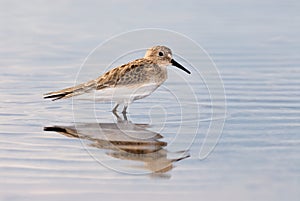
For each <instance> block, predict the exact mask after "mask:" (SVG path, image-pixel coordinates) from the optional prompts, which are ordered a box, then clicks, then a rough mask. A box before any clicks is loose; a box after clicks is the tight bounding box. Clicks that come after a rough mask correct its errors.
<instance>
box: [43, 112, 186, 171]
mask: <svg viewBox="0 0 300 201" xmlns="http://www.w3.org/2000/svg"><path fill="white" fill-rule="evenodd" d="M114 115H115V116H116V118H117V123H76V124H75V125H72V126H47V127H44V131H54V132H57V133H59V134H62V135H64V136H66V137H70V138H78V139H80V140H83V143H86V144H87V145H88V146H90V147H95V148H98V149H102V150H107V152H106V154H107V155H109V156H111V157H114V158H117V159H120V160H128V161H136V162H141V163H142V164H143V165H142V166H135V165H131V166H129V167H130V168H133V169H134V168H137V169H138V170H139V169H141V168H143V169H145V170H148V171H147V172H145V173H155V174H158V173H166V172H168V171H170V170H171V169H173V167H174V165H173V163H174V162H177V161H180V160H182V159H185V158H188V157H189V156H190V155H189V153H188V150H180V151H177V152H172V153H171V152H169V151H168V150H167V149H166V146H167V142H164V141H162V140H163V135H161V134H159V133H157V132H153V131H151V130H149V128H150V127H151V125H149V124H141V123H139V124H134V123H132V122H131V121H130V120H128V118H127V116H126V114H123V119H122V118H121V117H120V116H118V115H117V114H114ZM89 153H91V152H89ZM170 155H171V156H170ZM92 157H95V158H96V160H97V159H98V156H92ZM98 161H99V163H100V164H101V159H98ZM108 168H111V169H113V170H115V171H119V170H118V169H114V168H115V167H108ZM133 173H134V172H133Z"/></svg>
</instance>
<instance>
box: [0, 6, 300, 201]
mask: <svg viewBox="0 0 300 201" xmlns="http://www.w3.org/2000/svg"><path fill="white" fill-rule="evenodd" d="M2 4H3V5H2V6H1V9H2V10H3V12H1V15H2V16H3V19H4V18H5V19H7V21H1V30H3V31H1V35H0V38H1V39H2V40H1V46H0V48H1V49H0V51H1V55H2V56H1V63H0V66H1V74H0V78H1V79H0V83H1V84H0V94H1V100H0V103H1V104H0V108H1V110H0V119H1V125H0V135H1V138H0V161H1V162H0V200H41V199H43V200H71V199H72V200H83V199H95V198H96V199H97V198H98V199H99V198H101V199H107V198H114V199H120V200H121V199H124V198H126V199H131V200H137V199H143V200H145V199H146V200H147V199H150V198H151V199H155V200H166V199H172V200H182V199H188V200H199V199H201V198H202V199H204V200H220V199H222V200H254V199H255V200H299V198H300V193H299V187H300V169H299V167H300V155H299V153H300V137H299V129H300V105H299V102H300V79H299V77H300V68H299V64H300V61H299V55H298V53H299V51H300V46H299V42H300V41H299V37H298V36H299V31H300V30H299V28H297V27H296V25H297V24H299V15H298V14H297V13H298V10H299V9H298V10H297V8H299V3H297V2H293V1H286V3H281V4H279V3H278V4H274V3H272V2H264V3H262V2H260V1H257V2H256V1H249V2H248V3H246V2H245V3H240V2H239V1H237V2H235V1H230V3H229V5H228V2H222V1H221V2H218V3H216V2H212V3H207V2H206V3H203V4H201V5H200V4H197V3H196V2H193V3H190V4H185V5H181V6H179V7H180V9H179V7H178V8H175V7H174V9H173V12H167V13H166V11H165V10H164V9H162V10H160V9H159V10H158V11H156V12H157V14H161V15H162V14H164V16H166V15H168V17H170V19H172V20H168V19H169V18H168V19H164V18H163V19H162V18H159V19H156V18H152V17H151V16H152V13H148V12H146V11H145V13H143V17H142V18H141V19H137V18H136V17H126V18H121V19H120V17H116V16H113V17H112V18H109V19H110V20H111V21H110V23H109V22H107V20H104V19H108V17H109V16H111V12H109V11H108V10H105V11H103V12H98V9H100V8H101V7H105V8H107V9H112V10H114V9H117V10H118V11H119V12H120V13H121V15H124V16H130V15H129V13H130V12H129V11H130V10H131V11H132V9H130V8H128V9H129V11H124V9H119V8H118V6H116V5H115V4H114V3H111V4H110V3H106V4H101V3H96V2H94V3H91V4H83V3H73V4H71V3H69V2H63V3H60V5H59V6H57V5H56V6H55V5H51V4H50V5H48V4H46V5H44V4H39V3H35V4H33V5H32V6H29V5H27V4H26V5H22V4H20V2H18V3H13V2H12V3H2ZM196 5H197V6H196ZM121 6H123V7H124V6H126V5H123V4H122V5H121ZM139 6H141V7H145V8H148V7H149V6H150V7H151V5H146V4H145V5H144V4H142V3H141V4H139ZM224 6H228V7H226V9H225V7H224ZM166 7H167V6H166V5H164V6H162V8H166ZM196 8H197V9H196ZM176 11H177V12H176ZM209 11H214V12H209ZM254 11H255V12H254ZM127 12H128V13H127ZM138 12H140V11H139V10H138ZM179 12H180V13H182V15H181V16H180V17H179V16H178V15H176V13H179ZM253 12H254V13H253ZM66 14H67V15H66ZM140 14H141V13H140ZM120 20H121V21H122V20H123V21H122V22H120ZM175 22H176V23H175ZM186 22H189V23H186ZM120 24H122V26H121V27H120V26H116V25H120ZM145 24H146V25H145ZM179 24H180V25H182V26H178V25H179ZM15 25H17V26H15ZM154 25H155V26H156V27H157V26H161V27H164V28H168V29H173V30H176V31H178V32H182V33H184V34H187V35H188V36H189V37H191V38H192V39H194V40H196V41H197V42H198V43H200V44H201V45H203V46H204V47H205V49H206V51H208V53H209V54H210V56H211V57H212V59H213V60H214V62H215V63H216V65H217V67H218V70H219V72H220V76H221V78H222V80H223V83H224V88H225V92H226V102H227V112H226V117H225V120H226V123H225V125H224V130H223V132H222V136H221V138H220V140H219V141H218V143H217V146H216V147H215V148H214V150H213V152H212V153H211V154H210V155H209V156H208V157H206V158H205V159H203V160H200V159H199V152H200V150H201V149H200V148H201V145H202V143H203V141H204V139H205V134H206V132H207V130H208V129H209V125H210V122H211V121H220V120H222V118H221V119H217V118H214V119H210V118H211V100H210V99H209V95H208V93H207V89H206V88H205V86H204V84H203V81H202V80H198V82H191V86H192V88H194V89H195V94H193V97H194V96H196V97H197V98H199V99H198V100H200V101H199V103H195V102H193V101H192V100H191V97H189V96H186V95H183V96H182V97H181V98H182V99H180V101H174V100H175V98H176V95H180V94H184V90H185V89H184V88H183V87H182V86H183V84H185V83H184V82H183V80H180V79H179V78H178V75H180V76H181V75H182V76H184V77H185V76H186V75H185V74H184V73H183V74H181V72H179V71H176V70H174V69H169V71H170V74H169V80H168V81H167V82H166V83H165V84H164V85H163V86H162V87H161V88H159V89H158V90H157V91H156V92H155V93H153V94H152V95H151V96H149V97H148V98H146V99H143V100H140V101H137V102H136V103H134V104H133V105H132V106H131V107H130V108H129V113H128V114H127V117H125V118H124V117H123V116H122V115H120V116H119V117H117V116H115V115H113V114H112V113H111V112H110V110H111V108H112V105H111V104H110V103H105V104H96V105H94V104H93V102H92V101H81V100H75V101H74V105H73V102H72V100H63V101H56V102H51V101H48V100H43V99H42V94H43V93H45V92H49V91H51V90H56V89H61V88H63V87H67V86H71V85H73V83H74V80H75V79H76V75H77V72H78V71H79V66H80V64H81V63H82V61H83V60H84V58H85V57H86V56H87V54H88V53H89V52H90V51H91V50H92V49H93V48H95V47H96V46H97V45H98V44H99V43H100V42H102V41H104V40H106V39H107V38H108V37H110V36H111V35H113V34H115V33H120V32H123V31H128V30H130V29H134V28H138V27H137V26H139V27H145V26H150V27H153V26H154ZM198 25H199V26H198ZM123 26H124V27H123ZM104 27H105V28H104ZM116 27H118V28H116ZM182 45H183V47H184V44H182ZM177 49H178V48H177ZM110 51H114V50H110ZM177 51H180V50H177ZM174 52H176V49H175V50H174ZM189 52H190V55H192V59H191V61H196V62H197V61H199V60H200V57H198V55H197V54H196V55H195V50H193V49H192V50H189ZM137 55H138V56H142V55H141V54H140V53H139V52H138V53H137ZM134 56H136V55H134ZM103 57H105V55H104V56H103ZM125 59H126V58H125ZM98 62H99V61H98ZM122 62H123V61H122ZM99 65H100V64H99ZM87 69H92V67H91V68H87ZM87 69H85V71H84V72H81V73H82V75H83V76H81V77H80V78H79V79H80V81H82V80H89V79H93V78H95V76H94V75H95V73H97V72H98V70H97V69H95V68H94V71H91V70H87ZM102 70H103V69H101V70H100V72H102ZM97 75H98V74H97ZM192 75H194V74H192ZM185 78H187V76H186V77H185ZM191 79H193V78H191ZM169 89H172V90H169ZM171 92H172V93H171ZM173 92H174V93H173ZM174 94H175V96H173V95H174ZM217 103H218V102H217ZM182 105H183V106H182ZM184 105H188V106H184ZM180 108H185V109H186V112H187V113H188V114H189V115H182V111H181V110H180ZM194 108H198V109H199V111H198V110H194ZM187 113H184V114H187ZM91 114H92V115H91ZM220 117H222V116H220ZM126 118H127V119H126ZM99 123H100V124H99ZM197 128H198V130H197ZM195 130H197V132H195ZM57 131H58V132H57ZM124 133H125V134H126V135H125V136H124ZM128 134H129V135H128ZM139 134H140V135H139ZM137 135H138V136H137ZM78 137H79V138H78ZM136 137H138V140H136ZM137 141H138V142H137ZM137 174H138V175H137Z"/></svg>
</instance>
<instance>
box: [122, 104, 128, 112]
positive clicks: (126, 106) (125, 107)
mask: <svg viewBox="0 0 300 201" xmlns="http://www.w3.org/2000/svg"><path fill="white" fill-rule="evenodd" d="M127 108H128V105H127V104H125V105H124V107H123V111H122V113H123V114H126V110H127Z"/></svg>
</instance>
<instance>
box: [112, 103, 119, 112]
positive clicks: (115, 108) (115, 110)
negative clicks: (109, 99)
mask: <svg viewBox="0 0 300 201" xmlns="http://www.w3.org/2000/svg"><path fill="white" fill-rule="evenodd" d="M119 105H120V104H118V103H116V105H115V107H114V108H113V110H112V112H113V113H117V109H118V107H119Z"/></svg>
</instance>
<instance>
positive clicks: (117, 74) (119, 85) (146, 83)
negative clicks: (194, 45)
mask: <svg viewBox="0 0 300 201" xmlns="http://www.w3.org/2000/svg"><path fill="white" fill-rule="evenodd" d="M169 65H173V66H176V67H178V68H179V69H181V70H183V71H185V72H186V73H188V74H191V72H190V71H189V70H187V69H186V68H185V67H183V66H182V65H181V64H179V63H177V62H176V61H175V60H174V59H173V57H172V51H171V50H170V49H169V48H168V47H165V46H154V47H152V48H150V49H148V50H147V52H146V54H145V56H144V57H143V58H141V59H136V60H134V61H131V62H129V63H127V64H124V65H122V66H119V67H116V68H114V69H111V70H109V71H108V72H106V73H104V74H103V75H101V76H100V77H98V78H96V79H94V80H91V81H88V82H86V83H82V84H79V85H77V86H74V87H70V88H66V89H62V90H59V91H55V92H50V93H46V94H44V98H50V99H52V100H53V101H54V100H58V99H65V98H70V97H73V96H78V95H82V94H86V93H91V92H92V93H95V97H96V100H98V101H102V102H107V101H114V102H115V103H116V104H115V106H114V108H113V110H112V112H114V113H116V112H117V108H118V106H119V105H120V104H123V105H124V107H123V111H122V113H124V114H125V113H126V110H127V107H128V105H129V104H131V103H132V102H133V101H135V100H138V99H142V98H145V97H147V96H149V95H150V94H151V93H152V92H153V91H155V90H156V89H157V88H158V87H159V86H160V85H161V84H162V83H164V82H165V81H166V79H167V66H169Z"/></svg>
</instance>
